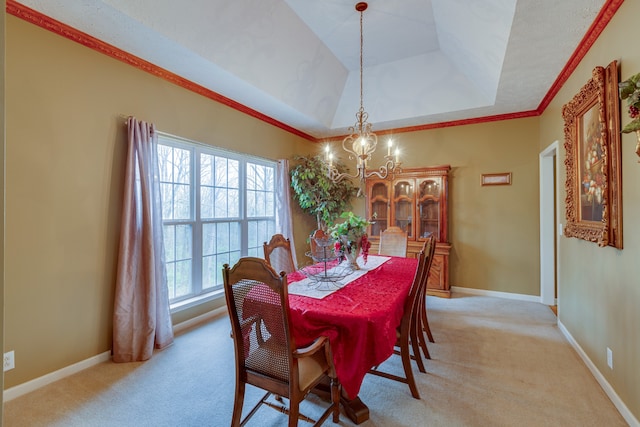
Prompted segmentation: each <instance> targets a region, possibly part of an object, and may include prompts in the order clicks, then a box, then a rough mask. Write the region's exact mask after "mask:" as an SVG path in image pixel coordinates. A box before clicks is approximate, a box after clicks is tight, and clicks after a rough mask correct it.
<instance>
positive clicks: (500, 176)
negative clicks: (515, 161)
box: [480, 172, 511, 186]
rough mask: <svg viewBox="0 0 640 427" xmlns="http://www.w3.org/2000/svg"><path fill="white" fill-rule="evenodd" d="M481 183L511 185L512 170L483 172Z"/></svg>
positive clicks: (483, 184)
mask: <svg viewBox="0 0 640 427" xmlns="http://www.w3.org/2000/svg"><path fill="white" fill-rule="evenodd" d="M480 184H482V186H485V185H511V172H504V173H483V174H482V175H481V178H480Z"/></svg>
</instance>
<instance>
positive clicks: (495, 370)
mask: <svg viewBox="0 0 640 427" xmlns="http://www.w3.org/2000/svg"><path fill="white" fill-rule="evenodd" d="M427 305H428V309H429V322H430V325H431V329H432V331H433V334H434V338H435V340H436V342H435V343H434V344H430V346H429V350H430V352H431V356H432V359H431V360H430V361H427V366H426V368H427V373H426V374H421V373H419V372H418V371H417V369H416V370H415V375H416V378H417V381H418V388H419V390H420V394H421V396H422V399H420V400H416V399H413V398H412V397H411V395H410V393H409V388H408V387H407V386H406V385H404V384H401V383H397V382H394V381H390V380H387V379H384V378H379V377H375V376H371V375H369V376H367V378H365V381H364V384H363V386H362V389H361V393H360V397H361V398H362V400H363V401H364V402H365V403H366V404H367V405H368V406H369V408H370V411H371V413H370V420H369V421H367V422H365V423H363V424H361V425H362V426H364V427H383V426H385V427H386V426H389V427H391V426H394V427H395V426H407V427H414V426H447V427H451V426H509V427H511V426H563V427H567V426H576V427H577V426H580V427H585V426H594V427H595V426H598V427H600V426H608V427H613V426H626V425H627V424H626V423H625V421H624V419H623V418H622V416H621V415H620V414H619V413H618V412H617V410H616V409H615V407H614V405H613V404H612V403H611V401H610V400H609V399H608V397H607V396H606V395H605V393H604V392H603V391H602V389H601V388H600V386H599V385H598V383H597V382H596V380H595V379H594V378H593V376H592V375H591V373H590V372H589V371H588V369H587V368H586V366H585V365H584V364H583V362H582V361H581V360H580V358H579V357H578V355H577V354H576V353H575V351H574V350H573V349H572V348H571V346H570V345H569V344H568V343H567V342H566V340H565V339H564V337H563V336H562V334H561V332H560V330H559V329H558V328H557V326H556V317H555V316H554V314H553V312H552V311H551V310H549V307H547V306H545V305H542V304H537V303H530V302H522V301H512V300H504V299H498V298H492V297H483V296H469V295H463V294H454V297H453V298H451V299H442V298H436V297H428V303H427ZM229 329H230V325H229V323H228V319H227V318H226V317H225V316H223V317H220V318H218V319H215V320H213V321H211V322H208V323H206V324H203V325H201V326H199V327H196V328H194V329H192V330H189V331H187V332H184V333H183V334H181V335H180V336H178V337H177V339H176V342H175V344H174V345H173V346H171V347H170V348H168V349H166V350H164V351H161V352H158V353H156V354H155V355H154V357H153V358H152V359H151V360H150V361H148V362H143V363H130V364H114V363H110V362H107V363H103V364H100V365H98V366H95V367H93V368H90V369H87V370H85V371H82V372H80V373H78V374H75V375H73V376H71V377H68V378H65V379H63V380H61V381H58V382H56V383H53V384H50V385H48V386H46V387H43V388H41V389H39V390H36V391H34V392H32V393H30V394H28V395H25V396H21V397H19V398H16V399H14V400H12V401H10V402H7V403H5V407H4V425H5V426H8V427H12V426H21V427H22V426H60V427H62V426H64V427H73V426H82V427H87V426H105V427H106V426H109V427H113V426H150V427H151V426H153V427H161V426H228V425H229V421H230V417H231V410H232V406H233V393H234V381H235V379H234V374H233V372H234V355H233V347H232V343H231V339H230V338H229ZM385 369H386V370H395V371H397V372H398V373H401V372H402V367H401V364H400V360H399V357H397V356H392V358H391V359H389V360H388V361H387V362H385ZM261 395H262V392H261V391H259V390H257V389H252V388H250V389H249V390H248V392H247V395H246V398H245V407H248V406H249V405H250V404H251V403H253V402H255V401H257V399H258V398H259V396H261ZM324 405H325V402H323V401H322V400H320V399H318V398H313V399H311V401H310V402H308V403H306V404H305V406H304V407H303V409H302V412H303V413H305V414H306V415H309V416H312V417H313V416H316V415H317V414H319V413H320V412H321V411H322V409H323V407H324ZM282 425H286V416H285V415H283V414H280V413H278V412H276V411H274V410H272V409H270V408H263V409H261V410H260V411H259V412H258V414H257V415H256V416H254V418H253V419H252V420H251V421H250V422H249V423H248V426H259V427H264V426H282ZM299 425H301V426H303V425H309V424H307V423H304V422H300V423H299ZM325 425H327V426H329V425H332V423H331V421H330V420H329V421H326V422H325ZM340 425H346V426H348V425H353V424H352V423H351V421H349V420H348V419H347V418H346V416H344V413H343V414H342V416H341V421H340Z"/></svg>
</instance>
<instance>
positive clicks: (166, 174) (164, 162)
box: [158, 144, 173, 182]
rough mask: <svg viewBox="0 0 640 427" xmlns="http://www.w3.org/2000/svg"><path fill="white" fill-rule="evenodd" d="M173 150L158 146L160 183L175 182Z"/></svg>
mask: <svg viewBox="0 0 640 427" xmlns="http://www.w3.org/2000/svg"><path fill="white" fill-rule="evenodd" d="M172 157H173V148H171V147H167V146H166V145H161V144H158V168H159V169H160V181H165V182H170V181H173V179H172V178H173V162H172Z"/></svg>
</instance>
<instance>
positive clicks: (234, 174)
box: [227, 160, 240, 189]
mask: <svg viewBox="0 0 640 427" xmlns="http://www.w3.org/2000/svg"><path fill="white" fill-rule="evenodd" d="M227 179H228V181H229V184H228V185H229V188H236V189H237V188H240V162H239V161H237V160H229V163H228V169H227Z"/></svg>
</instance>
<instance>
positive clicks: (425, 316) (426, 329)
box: [421, 295, 435, 342]
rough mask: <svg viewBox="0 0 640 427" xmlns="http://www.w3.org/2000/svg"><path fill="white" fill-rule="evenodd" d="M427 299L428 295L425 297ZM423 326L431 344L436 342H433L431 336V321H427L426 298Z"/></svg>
mask: <svg viewBox="0 0 640 427" xmlns="http://www.w3.org/2000/svg"><path fill="white" fill-rule="evenodd" d="M425 297H426V295H425ZM421 311H422V326H423V329H424V331H425V332H426V333H427V337H429V342H435V341H434V340H433V335H431V328H429V320H428V319H427V300H426V298H425V299H424V301H423V302H422V310H421Z"/></svg>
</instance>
